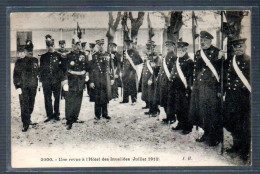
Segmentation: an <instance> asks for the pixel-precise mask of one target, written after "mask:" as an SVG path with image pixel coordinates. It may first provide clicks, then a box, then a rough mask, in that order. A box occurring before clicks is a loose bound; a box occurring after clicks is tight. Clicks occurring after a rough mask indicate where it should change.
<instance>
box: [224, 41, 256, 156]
mask: <svg viewBox="0 0 260 174" xmlns="http://www.w3.org/2000/svg"><path fill="white" fill-rule="evenodd" d="M245 41H246V39H236V40H233V41H232V42H231V43H232V45H233V49H234V56H232V58H231V59H230V60H228V61H227V73H226V80H225V82H226V83H225V91H226V97H225V104H224V106H225V107H224V108H225V110H224V113H225V116H224V123H225V125H224V126H225V128H226V129H227V130H228V131H230V132H231V134H232V136H233V146H232V148H231V149H228V150H227V152H229V153H234V152H235V153H239V154H240V155H241V157H242V158H243V159H245V160H247V159H248V157H249V154H250V143H251V134H250V122H251V119H250V94H251V86H250V59H251V58H250V57H249V56H248V55H246V54H245V50H246V45H245Z"/></svg>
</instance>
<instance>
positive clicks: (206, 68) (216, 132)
mask: <svg viewBox="0 0 260 174" xmlns="http://www.w3.org/2000/svg"><path fill="white" fill-rule="evenodd" d="M200 38H201V43H200V45H201V50H198V51H197V52H196V54H195V57H194V72H193V77H194V78H193V89H192V94H191V104H190V121H191V123H192V124H193V125H198V126H200V127H201V128H203V130H204V134H203V136H202V137H201V138H199V139H196V141H197V142H206V144H208V145H209V146H216V145H218V144H219V142H220V140H221V137H222V136H221V135H222V133H223V131H222V126H221V125H222V124H221V115H220V111H221V98H220V97H221V83H220V75H219V74H220V72H221V61H222V60H221V59H222V57H223V55H224V52H223V51H221V50H220V49H218V48H216V47H214V46H213V45H212V39H213V36H212V35H211V34H210V33H208V32H207V31H201V32H200Z"/></svg>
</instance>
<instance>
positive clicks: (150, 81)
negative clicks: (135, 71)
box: [140, 40, 161, 116]
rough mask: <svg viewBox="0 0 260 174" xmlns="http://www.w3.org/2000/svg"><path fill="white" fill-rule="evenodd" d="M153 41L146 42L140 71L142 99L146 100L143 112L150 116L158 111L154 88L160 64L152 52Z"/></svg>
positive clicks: (157, 57) (155, 114)
mask: <svg viewBox="0 0 260 174" xmlns="http://www.w3.org/2000/svg"><path fill="white" fill-rule="evenodd" d="M155 46H156V45H155V44H154V41H151V40H149V41H148V43H147V44H146V47H147V54H146V58H147V59H146V60H145V61H144V67H143V71H142V81H141V82H140V83H142V100H143V101H145V102H146V105H147V108H148V109H149V111H148V112H145V114H149V115H151V116H157V113H158V112H159V107H158V105H154V103H153V99H154V90H155V79H156V78H157V76H158V73H159V68H158V66H160V63H161V62H160V58H159V56H158V55H157V54H156V53H155V52H154V48H155Z"/></svg>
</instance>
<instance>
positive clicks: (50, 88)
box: [42, 82, 61, 118]
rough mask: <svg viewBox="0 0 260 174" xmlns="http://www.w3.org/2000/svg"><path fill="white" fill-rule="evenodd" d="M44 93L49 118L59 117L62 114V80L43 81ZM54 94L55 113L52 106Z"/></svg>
mask: <svg viewBox="0 0 260 174" xmlns="http://www.w3.org/2000/svg"><path fill="white" fill-rule="evenodd" d="M42 87H43V94H44V102H45V110H46V114H47V117H48V118H53V117H58V116H59V115H60V93H61V82H58V83H54V84H46V83H43V86H42ZM52 94H53V96H54V113H53V106H52V98H51V97H52Z"/></svg>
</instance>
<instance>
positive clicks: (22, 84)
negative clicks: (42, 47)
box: [13, 40, 38, 132]
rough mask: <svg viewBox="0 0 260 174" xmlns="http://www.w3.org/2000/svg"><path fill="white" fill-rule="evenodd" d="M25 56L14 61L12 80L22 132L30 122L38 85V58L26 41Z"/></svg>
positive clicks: (29, 41) (30, 42) (29, 42)
mask: <svg viewBox="0 0 260 174" xmlns="http://www.w3.org/2000/svg"><path fill="white" fill-rule="evenodd" d="M24 52H25V57H24V58H21V59H18V60H17V61H16V63H15V67H14V73H13V82H14V86H15V88H16V90H18V93H19V99H20V107H21V117H22V122H23V130H22V131H23V132H26V131H27V130H28V128H29V125H30V124H32V123H31V114H32V112H33V108H34V101H35V96H36V92H37V86H38V59H36V58H35V57H33V44H32V41H31V40H27V41H26V46H25V48H24Z"/></svg>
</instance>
